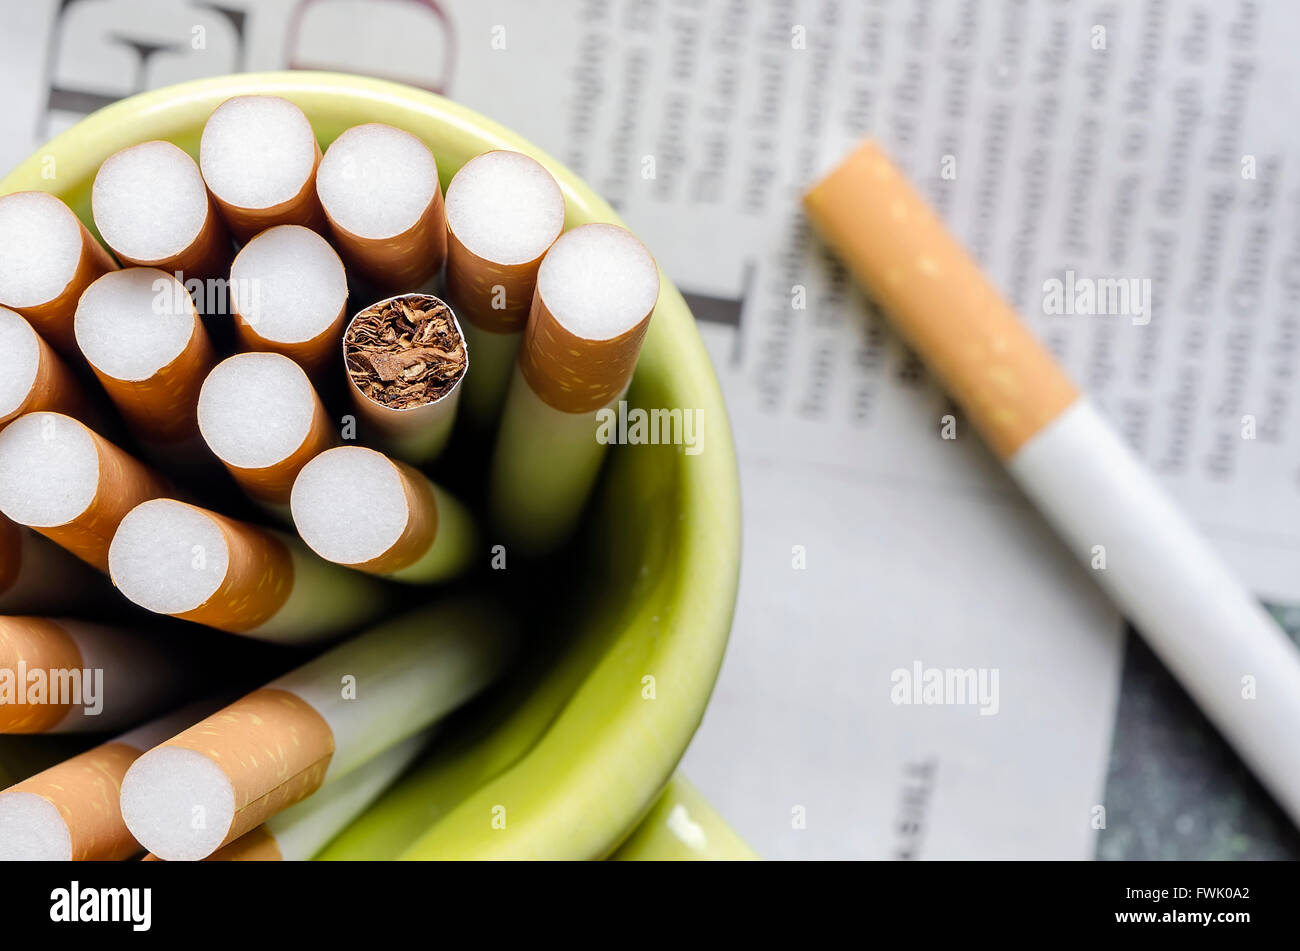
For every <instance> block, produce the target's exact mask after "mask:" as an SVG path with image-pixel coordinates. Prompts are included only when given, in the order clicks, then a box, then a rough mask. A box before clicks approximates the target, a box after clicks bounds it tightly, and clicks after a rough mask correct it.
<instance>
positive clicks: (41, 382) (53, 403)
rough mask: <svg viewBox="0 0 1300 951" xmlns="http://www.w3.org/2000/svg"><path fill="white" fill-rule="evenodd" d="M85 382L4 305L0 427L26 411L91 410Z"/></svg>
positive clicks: (72, 413)
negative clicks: (82, 385)
mask: <svg viewBox="0 0 1300 951" xmlns="http://www.w3.org/2000/svg"><path fill="white" fill-rule="evenodd" d="M89 406H90V404H89V402H88V401H87V400H86V395H85V392H84V391H83V390H82V388H81V383H80V382H78V380H77V378H76V377H75V376H73V375H72V371H70V370H69V369H68V366H67V364H66V363H64V362H63V360H62V359H60V357H59V355H58V354H56V353H55V352H54V349H53V348H52V347H51V346H50V345H49V344H48V343H46V342H45V340H44V339H43V338H42V337H41V336H40V334H38V333H37V332H36V331H35V330H33V329H32V325H31V324H30V323H28V322H27V320H26V319H25V318H23V317H22V316H21V315H19V314H17V313H15V312H14V311H12V310H9V309H8V308H7V307H0V429H4V427H5V426H6V425H8V424H9V423H10V422H12V421H13V420H15V419H17V418H18V417H19V416H21V415H22V414H23V413H37V412H41V411H43V410H49V411H51V412H55V413H65V414H67V415H68V416H75V417H80V416H83V415H85V414H86V413H87V412H88V411H89Z"/></svg>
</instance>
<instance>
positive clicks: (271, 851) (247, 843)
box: [146, 825, 284, 862]
mask: <svg viewBox="0 0 1300 951" xmlns="http://www.w3.org/2000/svg"><path fill="white" fill-rule="evenodd" d="M146 858H152V859H155V860H156V859H157V856H155V855H153V854H150V855H148V856H146ZM205 861H208V862H282V861H284V856H283V855H282V854H280V844H279V843H278V842H276V841H275V834H274V833H273V832H271V830H270V829H268V828H267V827H266V826H264V825H260V826H258V827H257V828H256V829H252V830H250V831H249V832H247V833H245V834H244V835H241V836H240V837H239V838H238V839H236V840H235V841H234V842H231V843H230V844H229V845H223V846H222V847H221V848H219V849H217V851H215V852H213V853H212V854H211V855H209V856H208V857H207V859H206V860H205Z"/></svg>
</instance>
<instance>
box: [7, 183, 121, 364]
mask: <svg viewBox="0 0 1300 951" xmlns="http://www.w3.org/2000/svg"><path fill="white" fill-rule="evenodd" d="M116 267H117V265H116V264H115V263H114V261H113V259H112V258H111V257H110V256H109V254H108V252H107V251H105V250H104V249H103V247H102V246H101V245H100V243H99V242H98V241H96V240H95V239H94V237H93V236H92V235H91V233H90V232H89V231H88V230H86V226H85V225H83V224H82V223H81V221H80V219H78V218H77V216H76V215H74V214H73V213H72V209H70V208H69V207H68V206H67V205H65V204H64V203H63V202H61V201H60V200H59V199H57V198H55V197H54V196H53V195H47V194H46V193H45V192H16V193H15V194H12V195H4V196H2V197H0V304H2V305H4V306H5V307H10V308H13V309H14V310H16V311H17V312H18V313H20V314H22V315H23V316H24V317H26V318H27V320H29V321H30V322H31V324H32V326H33V327H34V328H36V331H37V332H38V333H39V334H40V335H41V336H42V337H43V338H44V339H45V340H47V341H48V342H49V343H50V344H51V345H52V346H54V347H55V348H57V349H58V350H59V351H60V352H61V353H62V354H63V355H64V356H67V357H70V356H74V355H75V354H77V352H78V351H77V342H76V340H75V339H74V337H73V333H72V315H73V312H74V311H75V310H76V309H77V301H78V300H79V299H80V298H81V293H82V291H84V290H85V289H86V288H87V287H89V286H90V284H91V282H92V281H94V280H95V279H96V278H98V277H99V276H100V275H102V274H105V273H107V272H108V271H111V270H113V269H115V268H116Z"/></svg>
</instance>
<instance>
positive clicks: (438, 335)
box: [343, 294, 469, 465]
mask: <svg viewBox="0 0 1300 951" xmlns="http://www.w3.org/2000/svg"><path fill="white" fill-rule="evenodd" d="M343 358H344V364H345V368H346V370H347V377H348V389H349V391H350V392H351V394H352V403H353V405H354V406H355V407H356V409H357V415H358V416H359V417H360V421H361V424H362V429H363V430H364V432H365V438H366V441H367V442H370V441H374V442H376V443H378V444H379V445H380V446H381V447H382V448H384V449H386V450H387V451H388V452H390V453H392V454H393V455H395V456H397V457H399V458H401V459H404V460H406V461H407V462H410V463H414V464H415V465H423V464H424V463H427V462H431V461H433V460H434V459H436V458H437V457H438V454H439V453H441V452H442V450H443V448H444V447H445V446H446V445H447V440H448V439H450V438H451V430H452V427H453V426H454V425H455V422H456V407H457V405H458V404H459V402H460V390H461V386H460V384H461V381H462V380H463V379H464V378H465V376H466V371H467V370H468V368H469V347H468V346H467V345H466V343H465V338H464V335H463V334H462V333H461V329H460V323H459V322H458V321H457V320H456V315H455V314H454V313H452V310H451V308H450V307H448V306H447V305H446V304H445V303H443V302H442V301H440V300H439V299H438V298H436V297H431V296H429V295H427V294H406V295H403V296H401V297H390V298H388V299H387V300H382V301H380V302H379V303H377V304H372V305H371V306H369V307H367V308H366V309H365V310H363V311H360V312H359V313H358V314H357V315H356V316H355V317H353V318H352V320H351V321H350V322H349V323H348V328H347V331H346V332H345V333H344V335H343Z"/></svg>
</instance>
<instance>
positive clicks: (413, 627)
mask: <svg viewBox="0 0 1300 951" xmlns="http://www.w3.org/2000/svg"><path fill="white" fill-rule="evenodd" d="M510 645H511V638H510V637H508V636H507V630H506V626H505V622H504V621H503V619H502V618H501V617H500V616H498V615H497V614H496V613H494V612H493V611H491V610H490V609H488V608H487V607H485V606H482V605H473V604H469V603H455V604H443V605H439V606H436V607H430V608H425V609H423V610H420V611H417V612H415V613H413V614H410V615H406V616H404V617H401V618H398V619H396V620H394V621H390V622H388V623H386V624H383V625H381V626H380V627H377V628H375V629H374V630H372V631H370V632H368V633H366V634H363V635H361V636H359V637H356V638H354V639H353V640H351V641H349V642H347V643H345V644H343V645H341V646H339V647H336V648H334V649H333V650H331V651H329V652H327V653H325V654H322V655H321V656H320V657H318V658H316V659H315V660H313V661H310V662H309V663H307V664H305V665H303V666H302V667H300V668H298V669H297V670H295V671H293V672H292V673H289V674H287V675H286V676H284V677H281V678H280V679H278V680H275V681H272V682H271V683H269V684H267V686H266V687H264V688H262V689H261V690H257V691H254V692H253V693H251V694H249V695H248V696H246V697H244V698H243V699H241V700H238V701H236V702H235V703H233V704H231V705H230V706H229V707H227V708H226V709H224V710H222V711H220V712H218V713H216V714H214V715H213V716H211V717H208V718H207V719H206V720H204V721H203V722H202V723H199V724H196V725H195V726H194V727H193V728H191V729H189V730H187V731H185V732H184V733H182V734H180V735H179V736H176V737H174V738H173V739H171V740H169V741H168V742H166V743H164V744H162V745H161V746H158V747H156V748H155V749H152V750H150V751H149V752H148V753H146V754H145V755H144V756H142V757H140V759H139V760H137V761H136V762H135V763H134V765H132V767H131V769H130V770H129V771H128V772H127V775H126V778H125V779H124V780H123V781H122V800H121V802H122V815H123V817H124V818H125V820H126V824H127V827H128V828H129V829H130V830H131V832H132V833H133V834H134V835H135V837H136V838H137V839H138V840H139V841H140V842H141V843H142V844H143V845H144V846H145V847H146V848H147V849H148V850H149V851H151V852H153V853H154V854H155V855H157V856H158V857H159V858H161V859H164V860H166V861H194V860H199V859H204V858H207V857H208V856H209V855H211V854H212V853H213V852H215V851H216V850H217V849H218V848H220V847H221V846H222V845H225V844H227V843H229V842H233V841H234V840H235V839H238V838H239V837H240V836H242V835H244V834H245V833H247V832H248V831H250V830H251V829H254V828H256V827H257V826H259V825H261V824H262V823H263V822H265V821H266V820H268V819H269V818H270V817H271V816H273V815H275V814H276V813H278V812H281V811H283V810H284V809H287V808H288V807H290V806H292V805H294V804H295V803H297V802H300V801H301V800H303V799H305V798H306V797H308V796H310V795H311V794H312V793H314V792H315V791H316V790H317V789H319V788H320V787H321V786H322V785H326V784H327V783H329V782H331V781H333V780H335V779H338V778H340V777H342V776H346V775H348V774H349V773H351V772H352V771H353V770H355V769H356V768H358V767H359V766H361V765H362V764H363V763H365V762H366V761H367V760H370V759H373V758H374V757H375V756H378V755H380V754H381V753H382V752H384V751H385V750H387V749H390V748H391V747H392V746H394V745H395V744H397V743H399V742H401V741H402V740H404V739H406V738H407V737H409V736H411V735H412V734H414V733H417V732H419V731H421V730H423V729H425V728H426V727H428V726H429V725H431V724H432V723H434V722H435V721H436V720H438V719H439V718H441V717H443V716H445V715H446V714H447V713H449V712H450V711H451V710H453V709H455V708H456V707H457V706H459V705H460V704H462V703H464V702H465V701H467V700H468V699H470V698H471V697H472V696H474V695H475V694H476V693H478V692H479V691H480V690H482V689H483V688H484V687H485V686H487V684H488V683H490V682H491V680H492V679H493V678H494V677H495V676H496V675H497V674H498V673H499V672H500V670H501V669H502V667H503V665H504V663H505V662H506V660H507V658H508V656H509V653H510ZM196 814H201V815H203V816H204V818H205V821H204V822H203V823H202V824H198V823H195V822H194V821H193V817H194V816H195V815H196Z"/></svg>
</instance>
